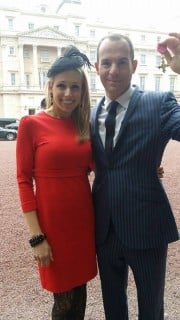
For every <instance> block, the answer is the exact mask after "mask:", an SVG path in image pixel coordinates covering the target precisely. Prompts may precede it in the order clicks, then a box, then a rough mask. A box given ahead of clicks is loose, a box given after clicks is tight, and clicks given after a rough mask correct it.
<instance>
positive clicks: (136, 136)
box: [91, 87, 180, 249]
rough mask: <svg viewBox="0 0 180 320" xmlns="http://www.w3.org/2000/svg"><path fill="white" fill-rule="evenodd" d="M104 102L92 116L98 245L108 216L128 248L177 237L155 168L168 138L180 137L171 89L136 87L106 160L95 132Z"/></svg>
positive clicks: (179, 117) (151, 245)
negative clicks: (108, 157)
mask: <svg viewBox="0 0 180 320" xmlns="http://www.w3.org/2000/svg"><path fill="white" fill-rule="evenodd" d="M103 101H104V98H103V99H102V100H101V101H100V103H99V104H98V106H97V107H94V108H93V110H92V115H91V139H92V148H93V155H94V160H95V181H94V184H93V189H92V194H93V200H94V206H95V221H96V241H97V244H99V243H102V242H103V241H105V239H106V237H107V234H108V230H109V224H110V221H112V223H113V225H114V228H115V231H116V233H117V235H118V237H119V239H120V241H121V243H122V245H124V246H126V247H128V248H137V249H138V248H139V249H145V248H154V247H160V246H162V245H165V244H167V243H169V242H172V241H176V240H178V238H179V236H178V230H177V226H176V223H175V219H174V217H173V213H172V209H171V206H170V204H169V201H168V198H167V195H166V193H165V190H164V188H163V185H162V183H161V180H160V179H159V178H158V176H157V167H158V166H159V165H160V163H161V158H162V155H163V152H164V149H165V147H166V144H167V143H168V141H169V140H170V139H171V138H172V139H175V140H178V141H180V106H179V105H178V103H177V101H176V99H175V97H174V95H173V94H172V93H171V92H166V93H164V92H144V91H142V90H140V89H139V88H138V87H136V88H135V90H134V92H133V95H132V97H131V100H130V103H129V106H128V109H127V111H126V114H125V117H124V120H123V122H122V125H121V129H120V132H119V136H118V141H117V144H116V145H115V147H114V149H113V151H112V156H111V159H110V161H108V159H107V157H106V154H105V150H104V147H103V144H102V141H101V138H100V135H99V132H98V115H99V113H100V110H101V105H102V103H103ZM172 156H173V155H172ZM177 196H178V195H177Z"/></svg>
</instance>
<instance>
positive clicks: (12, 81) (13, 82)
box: [11, 72, 16, 86]
mask: <svg viewBox="0 0 180 320" xmlns="http://www.w3.org/2000/svg"><path fill="white" fill-rule="evenodd" d="M15 84H16V74H15V73H14V72H12V73H11V85H12V86H15Z"/></svg>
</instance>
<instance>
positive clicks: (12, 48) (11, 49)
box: [9, 47, 15, 55]
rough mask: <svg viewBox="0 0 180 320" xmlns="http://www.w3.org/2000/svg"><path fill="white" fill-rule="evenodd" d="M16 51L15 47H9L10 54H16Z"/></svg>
mask: <svg viewBox="0 0 180 320" xmlns="http://www.w3.org/2000/svg"><path fill="white" fill-rule="evenodd" d="M14 53H15V50H14V47H9V54H10V55H14Z"/></svg>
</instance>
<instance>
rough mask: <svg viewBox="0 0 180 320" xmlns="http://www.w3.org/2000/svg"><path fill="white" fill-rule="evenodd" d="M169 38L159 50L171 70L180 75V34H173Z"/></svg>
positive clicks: (159, 45)
mask: <svg viewBox="0 0 180 320" xmlns="http://www.w3.org/2000/svg"><path fill="white" fill-rule="evenodd" d="M169 36H170V37H169V38H167V39H166V40H164V41H162V42H160V43H159V44H158V46H157V50H158V52H160V53H161V54H162V55H163V56H164V57H165V59H166V61H167V63H168V65H169V66H170V68H171V69H172V70H173V71H174V72H176V73H179V74H180V33H176V32H172V33H169Z"/></svg>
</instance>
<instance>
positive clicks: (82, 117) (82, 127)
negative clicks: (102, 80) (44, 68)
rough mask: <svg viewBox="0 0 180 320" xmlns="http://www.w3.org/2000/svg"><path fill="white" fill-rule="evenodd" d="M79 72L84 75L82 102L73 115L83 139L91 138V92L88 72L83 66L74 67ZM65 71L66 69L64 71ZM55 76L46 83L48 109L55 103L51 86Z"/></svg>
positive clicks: (80, 136) (80, 137)
mask: <svg viewBox="0 0 180 320" xmlns="http://www.w3.org/2000/svg"><path fill="white" fill-rule="evenodd" d="M73 70H76V71H77V72H79V74H80V75H81V77H82V90H81V99H80V104H79V105H78V106H77V108H76V109H75V110H74V111H73V112H72V115H71V117H72V118H73V119H74V121H75V124H76V128H77V130H78V133H79V139H80V140H81V141H83V140H86V139H89V122H90V94H89V86H88V81H87V77H86V74H85V72H84V70H83V69H82V68H77V69H73ZM63 72H65V71H63ZM53 80H54V77H51V78H49V79H48V81H47V84H46V109H48V108H50V107H51V106H52V104H53V97H52V94H51V92H50V87H51V86H52V84H53Z"/></svg>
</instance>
